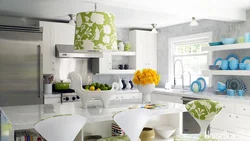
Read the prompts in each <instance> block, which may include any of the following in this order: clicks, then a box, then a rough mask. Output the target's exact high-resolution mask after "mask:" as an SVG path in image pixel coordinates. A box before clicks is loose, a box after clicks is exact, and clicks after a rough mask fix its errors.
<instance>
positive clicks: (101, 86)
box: [83, 82, 112, 91]
mask: <svg viewBox="0 0 250 141" xmlns="http://www.w3.org/2000/svg"><path fill="white" fill-rule="evenodd" d="M83 88H84V90H85V91H107V90H111V89H112V87H111V86H109V85H108V84H100V83H98V82H97V83H92V84H91V85H86V86H83Z"/></svg>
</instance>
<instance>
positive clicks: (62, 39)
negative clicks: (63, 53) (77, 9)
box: [54, 23, 75, 45]
mask: <svg viewBox="0 0 250 141" xmlns="http://www.w3.org/2000/svg"><path fill="white" fill-rule="evenodd" d="M54 26H55V28H54V30H55V34H54V36H55V44H67V45H74V37H75V26H73V25H70V24H67V23H55V25H54Z"/></svg>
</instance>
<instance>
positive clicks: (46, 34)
mask: <svg viewBox="0 0 250 141" xmlns="http://www.w3.org/2000/svg"><path fill="white" fill-rule="evenodd" d="M40 26H41V27H42V28H43V42H42V53H43V73H44V74H53V59H52V57H53V56H54V54H53V52H52V44H51V42H52V40H53V24H52V23H51V22H40Z"/></svg>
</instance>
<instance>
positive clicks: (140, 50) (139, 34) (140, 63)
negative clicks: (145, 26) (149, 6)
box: [129, 30, 157, 70]
mask: <svg viewBox="0 0 250 141" xmlns="http://www.w3.org/2000/svg"><path fill="white" fill-rule="evenodd" d="M129 41H130V43H131V49H133V51H135V52H136V59H135V64H136V69H143V68H152V69H155V70H157V34H153V33H151V32H150V31H143V30H133V31H130V33H129Z"/></svg>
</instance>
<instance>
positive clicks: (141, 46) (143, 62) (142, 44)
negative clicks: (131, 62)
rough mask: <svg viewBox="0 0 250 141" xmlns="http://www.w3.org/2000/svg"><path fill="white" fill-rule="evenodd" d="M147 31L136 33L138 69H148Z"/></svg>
mask: <svg viewBox="0 0 250 141" xmlns="http://www.w3.org/2000/svg"><path fill="white" fill-rule="evenodd" d="M146 41H147V31H137V32H136V60H137V62H136V66H137V68H136V69H140V70H141V69H143V68H148V63H147V57H148V56H147V42H146Z"/></svg>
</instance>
